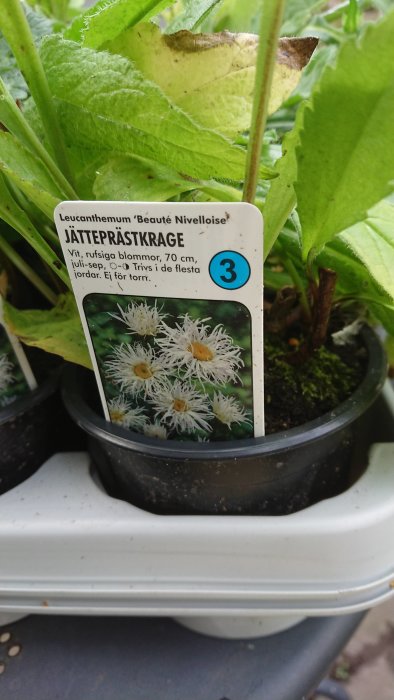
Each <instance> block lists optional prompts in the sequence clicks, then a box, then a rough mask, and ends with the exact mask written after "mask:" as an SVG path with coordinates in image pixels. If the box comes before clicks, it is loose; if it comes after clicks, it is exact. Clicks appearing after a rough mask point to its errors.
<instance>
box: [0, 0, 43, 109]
mask: <svg viewBox="0 0 394 700" xmlns="http://www.w3.org/2000/svg"><path fill="white" fill-rule="evenodd" d="M25 13H26V17H27V21H28V22H29V25H30V29H31V31H32V34H33V36H34V39H35V40H36V41H37V42H38V41H40V39H42V37H43V36H45V35H47V34H52V31H53V23H52V22H51V21H50V20H48V19H46V18H45V17H42V16H41V15H39V14H36V13H35V12H33V10H31V9H30V8H28V7H26V8H25ZM0 75H1V77H2V79H3V80H4V82H5V84H6V85H7V87H8V89H9V91H10V92H11V94H12V96H13V98H14V99H15V100H22V101H23V100H26V99H27V97H28V95H29V91H28V88H27V85H26V81H25V79H24V77H23V75H22V73H21V72H20V70H19V68H18V65H17V62H16V60H15V57H14V55H13V53H12V51H11V49H10V47H9V45H8V44H7V42H6V40H5V39H4V38H3V37H2V35H1V32H0ZM0 121H1V120H0Z"/></svg>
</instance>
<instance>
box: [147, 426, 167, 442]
mask: <svg viewBox="0 0 394 700" xmlns="http://www.w3.org/2000/svg"><path fill="white" fill-rule="evenodd" d="M144 435H145V436H146V437H150V438H158V439H159V440H167V431H166V429H165V427H164V426H163V425H160V423H149V425H146V426H145V427H144Z"/></svg>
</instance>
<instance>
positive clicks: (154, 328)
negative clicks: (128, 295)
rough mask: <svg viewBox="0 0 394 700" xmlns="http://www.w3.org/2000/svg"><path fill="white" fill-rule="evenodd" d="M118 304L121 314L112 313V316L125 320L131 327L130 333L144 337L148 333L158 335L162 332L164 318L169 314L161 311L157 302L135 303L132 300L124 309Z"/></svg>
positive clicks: (129, 327) (128, 326)
mask: <svg viewBox="0 0 394 700" xmlns="http://www.w3.org/2000/svg"><path fill="white" fill-rule="evenodd" d="M117 306H118V309H119V314H112V313H110V316H113V318H116V319H118V321H123V323H125V324H126V326H127V328H128V329H129V332H130V334H135V335H141V336H144V337H145V336H147V335H153V336H155V335H157V334H158V333H159V332H160V329H161V324H162V320H163V318H164V317H165V316H166V315H167V314H161V313H160V312H161V309H158V308H157V305H156V303H155V305H154V306H149V304H147V302H146V301H145V302H143V303H142V304H134V302H131V304H129V305H128V307H127V309H122V307H121V306H120V305H119V304H118V305H117ZM161 308H163V307H161Z"/></svg>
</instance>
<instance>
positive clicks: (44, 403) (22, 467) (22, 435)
mask: <svg viewBox="0 0 394 700" xmlns="http://www.w3.org/2000/svg"><path fill="white" fill-rule="evenodd" d="M58 385H59V373H58V372H53V373H52V374H51V376H50V377H49V378H47V379H46V380H45V381H44V382H43V383H42V384H41V385H40V386H39V387H38V388H37V389H35V390H34V391H32V392H30V393H29V394H26V396H24V397H23V398H20V399H17V400H16V401H14V402H13V403H11V404H9V406H7V407H6V408H3V409H1V410H0V494H2V493H5V492H6V491H8V490H9V489H11V488H13V487H14V486H17V485H18V484H20V483H21V482H22V481H24V480H25V479H27V478H28V477H29V476H31V475H32V474H33V473H34V472H35V471H36V470H37V469H38V467H40V466H41V464H43V462H44V461H45V460H46V459H47V457H48V456H49V455H50V454H51V452H53V430H52V428H53V418H54V401H55V399H54V396H55V392H56V390H57V388H58Z"/></svg>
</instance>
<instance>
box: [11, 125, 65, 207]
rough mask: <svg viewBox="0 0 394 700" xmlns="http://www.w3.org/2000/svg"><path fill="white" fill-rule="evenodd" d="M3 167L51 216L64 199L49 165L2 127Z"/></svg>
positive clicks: (35, 202) (23, 190) (28, 195)
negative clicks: (47, 166) (48, 168)
mask: <svg viewBox="0 0 394 700" xmlns="http://www.w3.org/2000/svg"><path fill="white" fill-rule="evenodd" d="M0 170H2V171H3V173H4V174H5V175H7V176H8V177H9V178H10V180H12V181H13V182H14V183H15V184H16V185H17V187H19V189H21V190H22V192H24V193H25V194H26V195H27V197H28V198H29V199H31V201H32V202H34V204H36V205H37V206H38V207H39V209H41V211H43V212H44V214H46V215H47V216H48V217H49V218H50V219H52V218H53V211H54V209H55V207H56V206H57V204H59V202H60V201H61V199H62V195H61V192H60V190H59V189H58V188H57V187H56V185H55V184H54V182H53V180H52V178H51V176H50V174H49V173H48V171H47V169H46V167H45V165H44V164H43V163H42V161H40V160H39V159H38V158H36V156H34V155H33V154H32V153H31V151H29V150H28V149H27V148H25V147H24V146H23V144H21V143H20V141H18V140H17V139H16V138H15V137H14V136H13V135H12V134H10V133H6V132H4V131H0Z"/></svg>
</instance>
